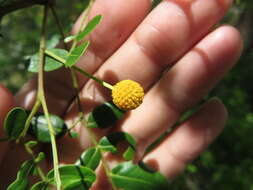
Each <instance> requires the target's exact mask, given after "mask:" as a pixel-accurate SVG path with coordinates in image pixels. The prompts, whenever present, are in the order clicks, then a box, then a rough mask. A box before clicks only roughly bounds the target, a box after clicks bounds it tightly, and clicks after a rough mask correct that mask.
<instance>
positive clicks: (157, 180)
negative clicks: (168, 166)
mask: <svg viewBox="0 0 253 190" xmlns="http://www.w3.org/2000/svg"><path fill="white" fill-rule="evenodd" d="M110 176H111V178H112V181H113V183H114V185H115V186H116V187H117V188H120V189H123V190H140V189H145V190H168V181H167V179H166V178H165V177H164V176H163V175H162V174H160V173H159V172H148V171H147V170H144V169H143V168H141V167H140V166H139V165H134V164H133V163H132V162H123V163H121V164H119V165H117V166H116V167H115V168H113V169H112V171H111V173H110Z"/></svg>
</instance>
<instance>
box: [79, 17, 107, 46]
mask: <svg viewBox="0 0 253 190" xmlns="http://www.w3.org/2000/svg"><path fill="white" fill-rule="evenodd" d="M101 19H102V16H101V15H97V16H95V17H94V18H93V19H91V20H90V21H89V22H88V24H87V25H86V27H85V28H84V30H83V31H81V32H80V33H79V34H78V35H77V36H76V40H77V42H79V41H81V40H82V39H84V38H85V37H86V36H87V35H88V34H90V33H91V32H92V31H93V30H94V29H95V28H96V26H97V25H98V24H99V23H100V21H101Z"/></svg>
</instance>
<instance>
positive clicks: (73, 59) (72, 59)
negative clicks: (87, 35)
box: [65, 41, 89, 67]
mask: <svg viewBox="0 0 253 190" xmlns="http://www.w3.org/2000/svg"><path fill="white" fill-rule="evenodd" d="M88 46H89V42H88V41H86V42H84V43H82V44H81V45H80V46H77V47H76V48H75V49H74V50H73V51H72V52H70V55H69V56H68V58H67V60H66V63H65V65H66V66H67V67H71V66H73V65H75V64H76V63H77V61H78V60H79V59H80V58H81V56H82V55H83V54H84V52H85V51H86V49H87V48H88Z"/></svg>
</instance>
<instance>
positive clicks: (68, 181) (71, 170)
mask: <svg viewBox="0 0 253 190" xmlns="http://www.w3.org/2000/svg"><path fill="white" fill-rule="evenodd" d="M59 172H60V177H61V182H62V186H63V188H64V190H66V189H68V190H76V188H79V189H80V187H82V189H83V190H86V189H87V190H88V189H89V187H91V185H92V184H93V183H94V181H95V180H96V175H95V173H94V172H93V171H92V170H91V169H89V168H87V167H84V166H78V165H65V166H61V167H59ZM47 177H48V179H49V180H50V181H52V182H53V181H54V170H51V171H50V172H49V173H48V175H47ZM65 188H66V189H65Z"/></svg>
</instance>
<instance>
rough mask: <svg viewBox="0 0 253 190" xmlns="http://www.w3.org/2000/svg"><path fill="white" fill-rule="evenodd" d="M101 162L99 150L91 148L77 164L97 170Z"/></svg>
mask: <svg viewBox="0 0 253 190" xmlns="http://www.w3.org/2000/svg"><path fill="white" fill-rule="evenodd" d="M100 160H101V153H100V151H99V149H98V148H94V147H91V148H88V149H87V150H85V151H84V152H83V153H82V155H81V156H80V158H79V159H78V161H77V162H76V164H77V165H82V166H86V167H88V168H90V169H92V170H95V169H96V168H97V166H98V165H99V162H100Z"/></svg>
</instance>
